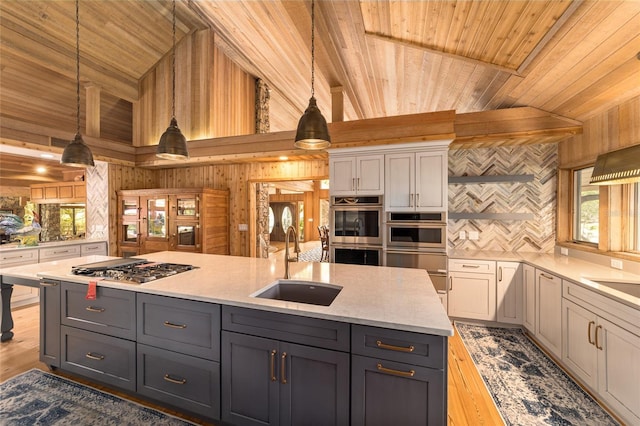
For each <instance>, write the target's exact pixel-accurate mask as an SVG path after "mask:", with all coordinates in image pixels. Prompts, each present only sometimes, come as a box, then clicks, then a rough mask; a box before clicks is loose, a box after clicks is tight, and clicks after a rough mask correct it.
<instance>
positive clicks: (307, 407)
mask: <svg viewBox="0 0 640 426" xmlns="http://www.w3.org/2000/svg"><path fill="white" fill-rule="evenodd" d="M221 365H223V366H224V368H223V369H222V420H223V421H225V422H229V423H232V424H234V425H282V426H285V425H319V426H328V425H348V424H349V354H347V353H343V352H337V351H331V350H327V349H319V348H313V347H310V346H303V345H297V344H293V343H284V342H279V341H277V340H272V339H265V338H262V337H254V336H248V335H244V334H238V333H230V332H227V331H223V332H222V363H221Z"/></svg>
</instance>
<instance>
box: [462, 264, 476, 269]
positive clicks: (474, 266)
mask: <svg viewBox="0 0 640 426" xmlns="http://www.w3.org/2000/svg"><path fill="white" fill-rule="evenodd" d="M462 267H463V268H473V269H478V268H479V267H480V265H462Z"/></svg>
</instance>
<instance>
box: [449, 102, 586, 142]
mask: <svg viewBox="0 0 640 426" xmlns="http://www.w3.org/2000/svg"><path fill="white" fill-rule="evenodd" d="M455 132H456V137H455V139H454V141H453V142H452V143H451V147H452V148H456V147H458V148H459V147H460V146H461V145H462V144H469V143H471V142H474V143H476V144H477V143H479V142H482V141H495V140H499V139H504V140H514V139H518V138H522V137H529V138H531V137H535V138H541V137H546V136H548V137H552V138H551V139H552V140H553V141H557V140H558V138H563V137H568V136H571V135H575V134H580V133H582V123H581V122H579V121H577V120H573V119H570V118H566V117H561V116H558V115H556V114H551V113H548V112H546V111H541V110H539V109H536V108H531V107H521V108H509V109H501V110H494V111H482V112H473V113H467V114H458V115H457V116H456V121H455Z"/></svg>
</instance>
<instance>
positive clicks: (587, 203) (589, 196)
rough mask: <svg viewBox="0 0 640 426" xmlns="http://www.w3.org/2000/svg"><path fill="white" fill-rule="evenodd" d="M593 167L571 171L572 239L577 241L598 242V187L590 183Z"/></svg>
mask: <svg viewBox="0 0 640 426" xmlns="http://www.w3.org/2000/svg"><path fill="white" fill-rule="evenodd" d="M592 172H593V167H588V168H586V169H580V170H575V171H574V172H573V186H574V197H573V200H574V201H573V202H574V205H573V212H574V217H573V239H574V240H575V241H578V242H585V243H594V244H597V243H598V236H599V234H598V231H599V222H598V217H599V209H600V200H599V198H600V189H599V187H598V186H596V185H590V184H589V179H591V173H592Z"/></svg>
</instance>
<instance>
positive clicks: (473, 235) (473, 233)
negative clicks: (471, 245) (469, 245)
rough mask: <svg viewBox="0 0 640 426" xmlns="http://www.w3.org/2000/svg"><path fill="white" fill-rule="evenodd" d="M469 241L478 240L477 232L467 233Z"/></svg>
mask: <svg viewBox="0 0 640 426" xmlns="http://www.w3.org/2000/svg"><path fill="white" fill-rule="evenodd" d="M469 239H470V240H478V239H480V234H479V233H478V231H469Z"/></svg>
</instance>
